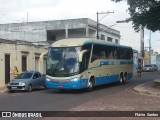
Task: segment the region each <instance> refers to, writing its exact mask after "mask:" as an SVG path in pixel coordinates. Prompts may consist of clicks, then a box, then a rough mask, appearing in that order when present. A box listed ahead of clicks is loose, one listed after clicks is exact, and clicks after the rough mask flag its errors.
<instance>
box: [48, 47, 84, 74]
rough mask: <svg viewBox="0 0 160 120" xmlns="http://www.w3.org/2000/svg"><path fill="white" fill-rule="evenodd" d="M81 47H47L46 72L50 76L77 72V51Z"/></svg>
mask: <svg viewBox="0 0 160 120" xmlns="http://www.w3.org/2000/svg"><path fill="white" fill-rule="evenodd" d="M80 51H81V47H57V48H49V51H48V58H47V66H46V69H47V71H46V74H47V75H49V76H52V77H64V76H71V75H74V74H77V73H78V72H79V53H80Z"/></svg>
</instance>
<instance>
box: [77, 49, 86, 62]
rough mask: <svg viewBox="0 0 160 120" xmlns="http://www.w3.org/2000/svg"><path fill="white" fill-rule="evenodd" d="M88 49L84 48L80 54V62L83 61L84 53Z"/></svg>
mask: <svg viewBox="0 0 160 120" xmlns="http://www.w3.org/2000/svg"><path fill="white" fill-rule="evenodd" d="M86 52H87V50H82V51H81V52H80V54H79V62H82V58H83V54H84V53H86Z"/></svg>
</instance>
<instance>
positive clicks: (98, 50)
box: [91, 45, 106, 62]
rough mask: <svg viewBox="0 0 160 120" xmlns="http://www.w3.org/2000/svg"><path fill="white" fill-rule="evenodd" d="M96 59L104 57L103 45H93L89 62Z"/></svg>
mask: <svg viewBox="0 0 160 120" xmlns="http://www.w3.org/2000/svg"><path fill="white" fill-rule="evenodd" d="M97 59H106V55H105V46H100V45H94V46H93V52H92V58H91V62H93V61H95V60H97Z"/></svg>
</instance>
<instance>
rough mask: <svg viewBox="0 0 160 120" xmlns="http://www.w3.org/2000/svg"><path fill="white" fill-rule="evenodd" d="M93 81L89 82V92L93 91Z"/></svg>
mask: <svg viewBox="0 0 160 120" xmlns="http://www.w3.org/2000/svg"><path fill="white" fill-rule="evenodd" d="M93 81H94V80H93V79H91V80H89V82H88V88H87V91H88V92H91V91H92V90H93Z"/></svg>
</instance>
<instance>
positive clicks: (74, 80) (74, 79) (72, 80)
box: [70, 77, 79, 82]
mask: <svg viewBox="0 0 160 120" xmlns="http://www.w3.org/2000/svg"><path fill="white" fill-rule="evenodd" d="M78 80H79V79H78V77H76V78H73V79H71V80H70V81H71V82H76V81H78Z"/></svg>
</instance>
